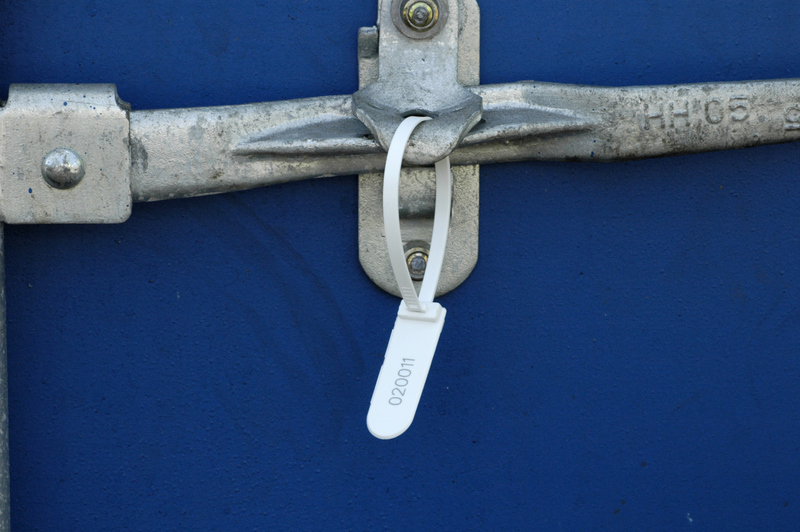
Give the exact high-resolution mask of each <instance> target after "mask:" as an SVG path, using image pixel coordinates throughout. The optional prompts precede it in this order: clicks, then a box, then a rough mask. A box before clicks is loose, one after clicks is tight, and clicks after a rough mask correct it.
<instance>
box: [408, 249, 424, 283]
mask: <svg viewBox="0 0 800 532" xmlns="http://www.w3.org/2000/svg"><path fill="white" fill-rule="evenodd" d="M406 264H407V265H408V273H410V274H411V280H412V281H421V280H422V278H423V277H425V270H426V268H427V267H428V250H426V249H421V248H414V249H410V250H408V251H407V252H406Z"/></svg>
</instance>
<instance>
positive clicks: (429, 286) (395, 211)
mask: <svg viewBox="0 0 800 532" xmlns="http://www.w3.org/2000/svg"><path fill="white" fill-rule="evenodd" d="M426 120H430V119H429V118H427V117H409V118H407V119H405V120H404V121H403V123H402V124H400V127H399V128H398V129H397V131H396V132H395V135H394V137H393V139H392V143H391V146H390V147H389V154H388V156H387V158H386V170H385V172H384V195H383V212H384V226H385V227H384V228H385V232H386V244H387V246H388V249H389V258H390V261H391V263H392V270H393V271H394V275H395V279H396V280H397V284H398V287H399V288H400V293H401V294H402V295H403V301H402V302H401V303H400V308H399V310H398V312H397V319H396V320H395V324H394V329H393V330H392V335H391V337H390V338H389V345H388V347H387V348H386V356H385V357H384V360H383V366H381V371H380V374H379V375H378V382H377V383H376V384H375V391H374V392H373V394H372V400H371V402H370V408H369V413H368V414H367V427H368V428H369V431H370V433H372V435H373V436H375V437H376V438H380V439H384V440H388V439H392V438H396V437H397V436H399V435H401V434H402V433H403V432H405V431H406V429H408V427H409V426H411V422H412V421H413V420H414V415H415V414H416V412H417V406H418V405H419V401H420V398H421V397H422V390H423V388H424V387H425V381H426V380H427V378H428V372H429V370H430V367H431V362H432V361H433V355H434V353H435V352H436V346H437V344H438V343H439V336H440V335H441V332H442V327H443V326H444V318H445V315H446V314H447V311H446V310H445V309H444V307H442V306H441V305H439V304H438V303H434V302H433V297H434V295H435V294H436V287H437V285H438V284H439V274H440V272H441V269H442V264H443V263H444V251H445V247H446V244H447V232H448V230H449V227H450V203H451V200H452V189H451V175H450V159H449V158H446V159H444V160H442V161H439V162H438V163H436V212H435V215H434V222H433V236H432V238H431V249H430V254H429V258H428V264H427V267H426V271H425V277H424V279H423V282H422V288H421V289H420V293H419V296H417V293H416V291H415V290H414V285H413V283H412V281H411V276H410V274H409V273H408V267H407V265H406V261H405V253H404V252H403V243H402V237H401V235H400V216H399V205H398V202H399V199H398V196H399V188H400V170H401V167H402V162H403V154H404V152H405V148H406V144H407V143H408V139H409V138H410V136H411V133H412V132H413V131H414V128H415V127H416V126H417V125H419V124H420V123H422V122H424V121H426Z"/></svg>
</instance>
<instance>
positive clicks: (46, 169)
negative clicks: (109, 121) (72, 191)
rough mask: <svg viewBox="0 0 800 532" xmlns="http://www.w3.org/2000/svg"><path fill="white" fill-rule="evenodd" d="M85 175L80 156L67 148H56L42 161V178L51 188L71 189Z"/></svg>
mask: <svg viewBox="0 0 800 532" xmlns="http://www.w3.org/2000/svg"><path fill="white" fill-rule="evenodd" d="M85 173H86V167H85V165H84V164H83V159H81V156H80V155H78V154H77V153H75V152H74V151H72V150H70V149H67V148H56V149H55V150H53V151H51V152H50V153H48V154H47V155H45V156H44V159H43V160H42V176H43V177H44V180H45V181H47V184H48V185H50V186H51V187H53V188H58V189H61V190H66V189H69V188H72V187H74V186H75V185H77V184H78V183H80V182H81V179H83V176H84V174H85Z"/></svg>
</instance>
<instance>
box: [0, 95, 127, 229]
mask: <svg viewBox="0 0 800 532" xmlns="http://www.w3.org/2000/svg"><path fill="white" fill-rule="evenodd" d="M129 111H130V106H129V105H128V104H127V103H125V102H123V101H122V100H120V99H119V97H118V96H117V88H116V86H115V85H11V87H10V88H9V93H8V102H7V103H6V105H5V106H4V107H0V176H2V179H0V221H4V222H8V223H30V224H43V223H118V222H124V221H125V220H127V219H128V217H129V216H130V214H131V204H132V203H133V202H132V201H131V199H132V198H131V178H130V148H129V137H130V125H129V118H128V113H129Z"/></svg>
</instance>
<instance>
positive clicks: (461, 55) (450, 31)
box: [353, 0, 483, 295]
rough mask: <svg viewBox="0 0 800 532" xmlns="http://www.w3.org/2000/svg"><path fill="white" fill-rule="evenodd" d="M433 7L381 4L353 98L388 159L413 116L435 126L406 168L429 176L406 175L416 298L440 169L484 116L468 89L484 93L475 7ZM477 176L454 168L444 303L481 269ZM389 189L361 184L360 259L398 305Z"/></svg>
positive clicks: (370, 180)
mask: <svg viewBox="0 0 800 532" xmlns="http://www.w3.org/2000/svg"><path fill="white" fill-rule="evenodd" d="M426 2H428V3H426ZM426 2H418V1H415V0H394V1H389V0H385V1H383V2H382V3H381V5H380V8H379V15H378V17H379V19H378V28H375V27H372V28H362V29H361V31H360V32H359V37H358V51H359V57H358V62H359V87H360V90H359V91H358V92H357V93H355V94H354V95H353V109H354V113H355V115H356V116H357V117H358V118H359V119H360V120H361V121H362V122H363V123H364V124H365V125H366V126H367V127H368V128H369V129H370V132H371V133H372V135H373V136H374V138H376V139H378V141H379V142H380V144H381V146H382V147H383V148H384V149H388V147H389V143H390V142H391V140H392V135H393V134H394V131H395V130H396V129H397V127H398V126H399V125H400V122H402V121H403V119H404V118H405V117H406V116H409V115H411V114H421V115H425V116H430V117H433V120H430V121H428V122H425V123H423V124H422V125H420V126H419V128H418V129H417V131H416V132H415V134H414V137H413V138H412V140H411V142H410V143H409V146H408V149H407V151H406V157H405V161H406V163H408V164H411V165H423V166H425V167H421V168H409V169H405V170H403V172H402V174H401V187H400V194H401V196H400V216H401V229H402V233H403V242H404V244H405V248H406V257H407V259H408V265H409V272H410V273H411V276H412V279H413V280H414V281H415V285H416V287H417V289H418V290H419V282H421V280H422V276H423V274H424V272H425V265H426V263H427V256H428V250H429V248H430V240H431V233H432V231H433V214H434V198H435V172H434V170H433V167H432V165H433V163H435V162H436V161H439V160H441V159H443V158H444V157H447V156H448V155H450V153H451V152H452V151H453V149H454V148H455V147H456V146H457V145H458V144H459V143H460V142H461V141H462V139H463V137H464V136H465V135H466V134H467V133H468V132H469V131H470V130H471V129H472V128H473V127H474V126H475V125H476V124H477V123H478V122H479V121H480V120H481V117H482V114H483V105H482V98H481V97H480V96H478V95H476V94H475V93H473V92H472V91H470V90H468V89H466V88H465V86H476V85H478V84H479V83H480V11H479V10H478V4H477V2H476V1H475V0H458V1H456V0H451V1H450V3H448V0H435V1H434V0H426ZM426 8H427V9H426ZM434 9H435V10H436V12H437V13H438V22H432V23H430V25H429V26H428V29H427V30H426V31H416V30H414V29H413V25H414V21H413V19H411V17H413V12H414V10H416V11H418V12H420V11H421V12H423V14H424V13H426V12H433V11H434ZM409 19H411V20H409ZM479 170H480V167H479V166H478V165H466V166H454V167H453V168H452V171H453V178H454V179H453V183H454V184H453V206H452V217H451V220H450V231H449V234H448V244H447V251H446V254H445V261H444V265H443V267H442V272H441V276H440V280H439V286H438V289H437V295H440V294H445V293H447V292H449V291H451V290H453V289H454V288H456V287H457V286H458V285H460V284H461V283H462V282H463V281H464V280H465V279H466V278H467V277H468V276H469V274H470V273H471V272H472V270H473V268H474V267H475V264H476V262H477V260H478V205H479ZM382 186H383V175H382V174H380V173H369V174H361V175H360V176H359V180H358V192H359V197H358V244H359V245H358V256H359V260H360V262H361V266H362V267H363V268H364V271H365V272H366V273H367V275H368V276H369V277H370V279H372V281H373V282H375V284H377V285H378V286H380V287H381V288H382V289H383V290H385V291H387V292H390V293H392V294H394V295H399V292H398V289H397V283H396V282H395V280H394V275H393V273H392V267H391V263H390V261H389V253H388V251H387V249H386V242H385V238H384V235H383V204H382V199H381V198H382Z"/></svg>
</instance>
